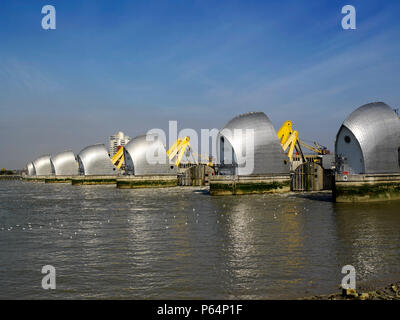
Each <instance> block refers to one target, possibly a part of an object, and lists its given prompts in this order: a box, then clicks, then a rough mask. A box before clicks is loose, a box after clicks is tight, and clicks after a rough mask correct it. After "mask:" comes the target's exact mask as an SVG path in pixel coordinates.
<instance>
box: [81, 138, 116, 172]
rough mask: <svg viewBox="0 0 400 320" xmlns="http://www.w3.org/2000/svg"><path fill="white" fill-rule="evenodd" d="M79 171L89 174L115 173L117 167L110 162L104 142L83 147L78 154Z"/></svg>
mask: <svg viewBox="0 0 400 320" xmlns="http://www.w3.org/2000/svg"><path fill="white" fill-rule="evenodd" d="M77 158H78V163H79V170H80V173H82V174H84V175H85V176H90V175H99V176H102V175H104V176H107V175H117V173H118V170H117V168H116V167H115V166H114V165H113V164H112V163H111V159H110V156H109V155H108V151H107V148H106V147H105V145H104V144H95V145H92V146H88V147H86V148H84V149H83V150H82V151H81V152H79V154H78V156H77Z"/></svg>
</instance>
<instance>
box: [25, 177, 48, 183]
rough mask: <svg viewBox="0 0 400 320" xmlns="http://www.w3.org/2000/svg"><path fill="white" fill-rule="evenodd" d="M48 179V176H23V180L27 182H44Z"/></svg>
mask: <svg viewBox="0 0 400 320" xmlns="http://www.w3.org/2000/svg"><path fill="white" fill-rule="evenodd" d="M49 177H50V176H24V177H23V180H24V181H29V182H44V181H45V180H46V179H47V178H49Z"/></svg>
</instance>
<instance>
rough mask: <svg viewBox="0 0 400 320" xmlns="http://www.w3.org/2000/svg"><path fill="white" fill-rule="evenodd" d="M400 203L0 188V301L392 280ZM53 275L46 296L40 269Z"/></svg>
mask: <svg viewBox="0 0 400 320" xmlns="http://www.w3.org/2000/svg"><path fill="white" fill-rule="evenodd" d="M399 208H400V203H399V202H392V203H375V204H358V205H351V204H340V205H339V204H334V203H332V202H331V197H330V194H329V193H327V194H303V195H301V194H290V195H251V196H236V197H233V196H232V197H230V196H229V197H211V196H209V195H208V194H207V189H198V188H197V189H196V188H170V189H141V190H118V189H116V188H115V186H71V185H69V184H41V183H31V182H21V181H0V298H3V299H4V298H6V299H20V298H27V299H47V298H57V299H64V298H78V299H82V298H85V299H87V298H90V299H94V298H111V299H237V298H238V299H287V298H301V297H306V296H311V295H315V294H323V293H331V292H337V290H338V285H339V284H340V282H341V279H342V277H343V275H342V274H341V273H340V271H341V268H342V266H344V265H347V264H351V265H353V266H354V267H355V268H356V270H357V280H358V283H360V284H364V285H366V286H368V285H370V284H377V285H379V284H387V283H386V282H387V281H391V280H399V279H400V210H399ZM48 264H50V265H53V266H54V267H55V268H56V275H57V289H56V290H43V289H42V287H41V281H42V277H43V275H42V274H41V268H42V266H44V265H48Z"/></svg>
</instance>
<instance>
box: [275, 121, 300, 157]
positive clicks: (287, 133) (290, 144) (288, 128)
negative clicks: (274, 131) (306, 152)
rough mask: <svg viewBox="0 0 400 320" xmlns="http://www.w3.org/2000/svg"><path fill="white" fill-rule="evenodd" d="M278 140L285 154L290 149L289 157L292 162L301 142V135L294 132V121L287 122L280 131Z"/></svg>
mask: <svg viewBox="0 0 400 320" xmlns="http://www.w3.org/2000/svg"><path fill="white" fill-rule="evenodd" d="M278 139H279V141H280V143H281V146H282V149H283V151H284V152H286V150H287V149H288V148H289V150H288V153H287V156H288V157H289V160H290V161H292V160H293V152H294V149H295V148H296V149H297V147H296V144H297V143H298V142H299V141H300V140H299V133H298V132H297V131H296V130H294V131H293V124H292V121H290V120H288V121H285V123H284V124H283V125H282V127H281V128H280V129H279V130H278Z"/></svg>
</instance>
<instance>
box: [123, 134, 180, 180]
mask: <svg viewBox="0 0 400 320" xmlns="http://www.w3.org/2000/svg"><path fill="white" fill-rule="evenodd" d="M124 149H125V164H126V170H127V171H128V172H129V173H133V174H134V175H150V174H176V167H175V166H174V165H172V164H170V163H169V159H168V157H167V153H166V150H165V147H164V144H163V143H162V141H161V140H160V139H159V138H158V137H157V136H156V135H141V136H137V137H135V138H133V139H132V140H131V141H129V142H128V143H127V144H126V146H125V147H124ZM147 152H149V153H148V155H147V156H146V153H147ZM152 155H154V157H155V158H157V159H159V161H158V162H159V163H151V162H149V160H151V159H147V157H148V156H152Z"/></svg>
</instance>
